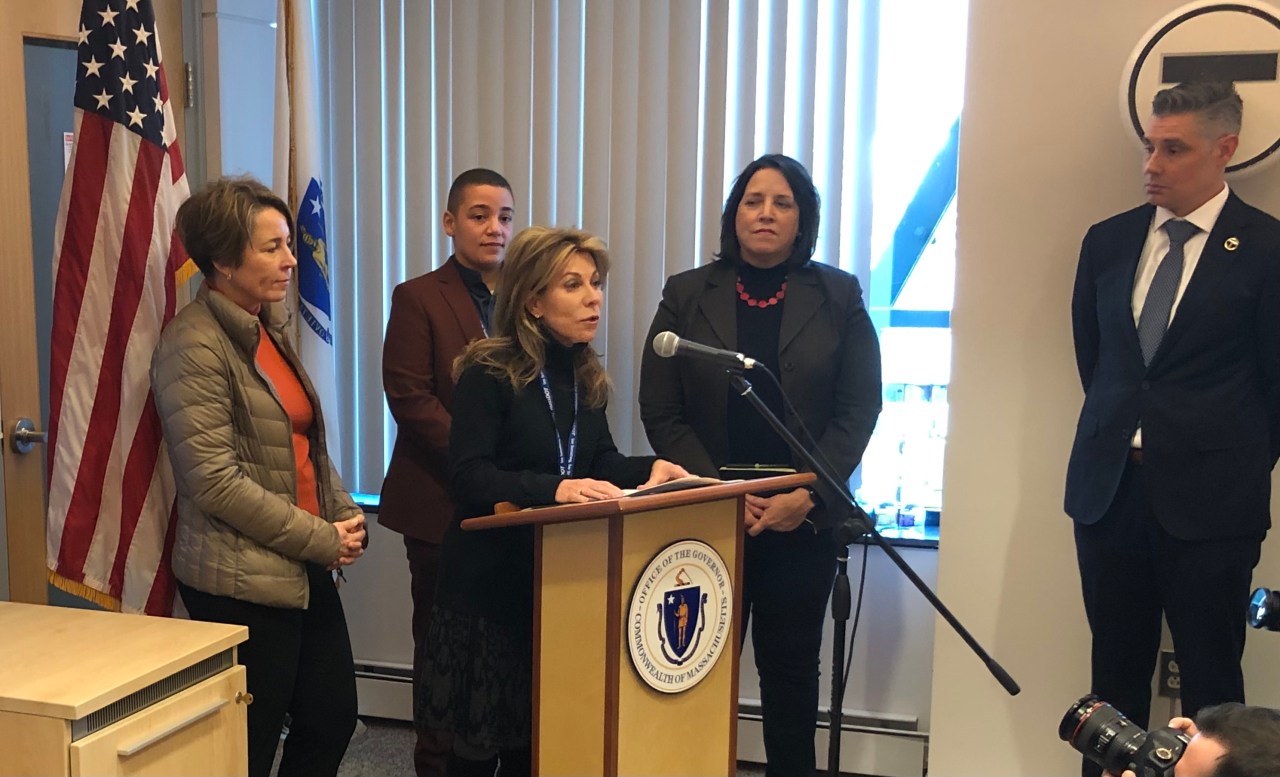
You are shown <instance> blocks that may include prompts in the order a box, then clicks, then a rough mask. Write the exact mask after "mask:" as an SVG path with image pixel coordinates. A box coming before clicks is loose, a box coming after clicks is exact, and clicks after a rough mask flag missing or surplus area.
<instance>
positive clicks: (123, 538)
mask: <svg viewBox="0 0 1280 777" xmlns="http://www.w3.org/2000/svg"><path fill="white" fill-rule="evenodd" d="M77 38H78V41H77V43H78V48H77V52H78V61H79V64H78V66H77V69H76V91H75V144H74V146H73V147H72V152H71V161H70V163H69V164H68V166H67V176H66V179H65V181H64V183H63V186H62V199H61V202H60V204H59V206H58V220H57V231H56V234H55V237H54V257H53V261H54V298H53V332H52V337H51V351H52V355H51V364H50V370H49V377H50V403H49V445H48V454H49V460H48V473H49V515H48V522H47V526H48V537H47V550H48V566H49V578H50V581H51V582H52V583H53V584H54V585H56V586H58V587H60V588H62V589H64V590H67V591H70V592H72V593H75V594H78V595H80V596H83V597H86V598H88V599H90V600H92V601H95V602H97V603H98V604H100V605H102V606H104V607H108V608H110V609H116V610H124V611H126V612H146V613H150V614H157V615H167V614H169V613H170V611H171V608H172V605H173V594H174V583H173V576H172V573H171V572H170V570H169V565H168V553H169V549H170V542H171V537H172V532H171V529H172V526H173V521H174V484H173V476H172V472H171V470H170V467H169V460H168V455H167V453H166V452H165V449H164V447H163V442H162V439H161V436H160V419H159V416H158V414H157V413H156V409H155V405H154V404H153V403H152V398H151V387H150V384H149V381H148V375H147V371H148V368H149V367H150V364H151V353H152V351H153V350H155V345H156V341H157V340H158V339H159V337H160V330H161V329H162V328H163V327H164V325H165V324H166V323H167V322H168V321H169V320H170V319H171V318H173V314H174V312H175V309H176V307H177V305H178V300H179V294H178V292H177V286H178V284H179V283H180V282H181V281H180V280H179V279H178V277H177V276H178V273H179V272H180V271H181V272H182V273H183V276H184V277H183V280H185V277H186V276H189V274H190V265H188V264H186V262H185V260H186V255H185V252H184V251H183V250H182V246H181V245H179V243H178V240H177V238H176V237H175V236H174V232H173V222H174V215H175V214H176V213H177V210H178V205H179V204H181V203H182V201H183V200H185V199H186V197H187V194H188V189H187V179H186V174H185V173H184V171H183V166H182V155H181V153H179V151H178V144H177V137H176V135H175V133H174V121H173V109H172V107H171V105H170V102H169V88H168V85H167V83H166V81H165V73H164V67H163V64H162V61H161V56H160V42H159V40H158V39H157V36H156V23H155V15H154V13H153V11H152V7H151V2H150V0H86V1H85V3H84V6H83V8H82V10H81V12H80V29H79V31H78V33H77Z"/></svg>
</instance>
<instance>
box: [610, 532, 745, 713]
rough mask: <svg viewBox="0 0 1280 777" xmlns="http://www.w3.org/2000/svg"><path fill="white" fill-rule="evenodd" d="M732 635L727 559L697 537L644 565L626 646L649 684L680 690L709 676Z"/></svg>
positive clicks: (672, 546) (634, 595) (634, 593)
mask: <svg viewBox="0 0 1280 777" xmlns="http://www.w3.org/2000/svg"><path fill="white" fill-rule="evenodd" d="M732 637H733V584H732V583H731V581H730V580H729V572H728V569H727V568H726V566H725V563H724V559H722V558H721V557H720V554H719V553H717V552H716V551H715V549H714V548H712V547H711V546H710V545H708V544H706V543H704V542H699V541H697V540H680V541H678V542H674V543H672V544H670V545H668V546H667V547H665V548H663V549H662V550H660V551H658V553H657V554H656V555H655V556H654V557H653V558H652V559H651V560H650V561H649V563H648V564H646V565H645V567H644V569H643V570H642V571H641V573H640V577H639V578H638V579H637V580H636V583H635V587H634V588H633V589H632V593H631V607H630V609H629V610H628V615H627V647H628V649H629V651H630V654H631V664H632V666H634V667H635V669H636V672H637V673H638V674H639V675H640V677H641V678H642V679H643V680H644V681H645V683H646V684H648V685H649V687H651V688H653V689H654V690H657V691H661V692H662V693H680V692H682V691H687V690H689V689H690V688H692V687H694V686H695V685H697V684H698V683H699V682H701V681H702V680H703V678H705V677H706V675H707V673H709V672H710V671H711V668H712V667H714V666H715V664H716V660H717V659H718V658H719V657H720V654H721V653H722V652H723V651H724V648H725V647H726V646H727V645H729V643H730V642H731V641H732Z"/></svg>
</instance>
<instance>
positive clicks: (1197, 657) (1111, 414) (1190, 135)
mask: <svg viewBox="0 0 1280 777" xmlns="http://www.w3.org/2000/svg"><path fill="white" fill-rule="evenodd" d="M1241 113H1242V103H1241V100H1240V97H1239V96H1238V95H1237V94H1236V92H1235V88H1234V87H1233V86H1232V85H1230V84H1217V83H1205V84H1182V85H1179V86H1176V87H1173V88H1170V89H1165V90H1163V91H1161V92H1159V93H1158V94H1157V95H1156V97H1155V100H1154V103H1153V115H1152V116H1151V118H1150V119H1149V120H1148V122H1147V125H1146V130H1145V136H1146V138H1145V145H1146V149H1147V151H1146V163H1145V166H1144V168H1143V169H1144V173H1145V177H1146V193H1147V199H1148V201H1149V204H1147V205H1143V206H1141V207H1138V208H1135V209H1133V210H1130V211H1127V212H1125V213H1121V214H1119V215H1117V216H1114V217H1112V218H1110V219H1107V220H1106V221H1103V222H1101V223H1099V224H1095V225H1094V226H1093V227H1092V228H1090V230H1089V233H1088V234H1087V235H1086V236H1085V239H1084V244H1083V246H1082V248H1081V251H1080V265H1079V269H1078V272H1077V276H1076V284H1075V291H1074V295H1073V298H1072V325H1073V331H1074V335H1075V349H1076V362H1077V366H1078V368H1079V371H1080V380H1081V382H1082V384H1083V385H1084V392H1085V400H1084V407H1083V409H1082V410H1081V412H1080V420H1079V424H1078V428H1077V431H1076V437H1075V443H1074V446H1073V447H1072V451H1071V460H1070V464H1069V465H1068V470H1067V488H1066V511H1067V513H1068V514H1069V515H1070V516H1071V517H1072V518H1073V519H1074V520H1075V522H1076V525H1075V536H1076V552H1077V558H1078V562H1079V566H1080V576H1081V582H1082V588H1083V592H1084V603H1085V612H1086V614H1087V616H1088V619H1089V625H1090V628H1091V629H1092V631H1093V652H1092V669H1093V692H1094V693H1096V694H1098V695H1099V696H1101V697H1102V698H1103V699H1104V700H1106V701H1109V702H1111V703H1112V704H1114V705H1115V706H1116V707H1117V708H1118V709H1119V710H1121V711H1122V712H1123V713H1124V714H1125V715H1127V716H1128V717H1129V718H1131V719H1132V720H1133V721H1134V722H1135V723H1137V724H1138V725H1140V726H1143V727H1144V728H1145V727H1146V726H1147V723H1148V717H1149V713H1150V705H1151V675H1152V671H1153V670H1154V668H1155V663H1156V657H1157V653H1158V650H1159V647H1160V637H1161V626H1160V621H1161V614H1162V613H1163V615H1164V617H1165V619H1166V620H1167V622H1168V624H1169V630H1170V632H1171V633H1172V635H1173V643H1174V649H1175V651H1176V653H1177V658H1178V663H1179V665H1180V667H1181V672H1182V704H1183V714H1184V715H1186V716H1187V717H1192V716H1194V715H1195V714H1196V712H1197V711H1198V710H1199V709H1200V708H1202V707H1205V706H1208V705H1211V704H1217V703H1220V702H1227V701H1238V702H1239V701H1243V700H1244V681H1243V676H1242V672H1241V669H1240V658H1241V655H1242V653H1243V650H1244V638H1245V611H1246V605H1247V602H1248V598H1249V586H1250V578H1251V575H1252V571H1253V567H1254V565H1255V564H1257V561H1258V556H1259V553H1260V548H1261V544H1262V540H1263V537H1264V536H1265V535H1266V532H1267V529H1268V528H1269V527H1270V524H1271V518H1270V513H1269V504H1270V493H1271V470H1272V468H1273V467H1274V465H1275V463H1276V458H1277V455H1280V222H1277V221H1276V220H1275V219H1274V218H1272V217H1271V216H1269V215H1267V214H1265V213H1263V212H1261V211H1259V210H1257V209H1255V208H1252V207H1250V206H1249V205H1246V204H1245V203H1244V202H1243V201H1241V200H1240V198H1239V197H1237V196H1236V195H1235V194H1234V193H1232V192H1231V191H1230V189H1229V188H1228V187H1227V185H1226V182H1225V177H1224V175H1225V170H1226V167H1227V163H1228V162H1229V161H1230V159H1231V157H1232V155H1233V154H1234V153H1235V150H1236V146H1237V144H1238V141H1239V136H1238V133H1239V131H1240V121H1241ZM1084 773H1085V774H1097V773H1098V770H1097V767H1093V766H1092V765H1090V764H1086V768H1085V769H1084Z"/></svg>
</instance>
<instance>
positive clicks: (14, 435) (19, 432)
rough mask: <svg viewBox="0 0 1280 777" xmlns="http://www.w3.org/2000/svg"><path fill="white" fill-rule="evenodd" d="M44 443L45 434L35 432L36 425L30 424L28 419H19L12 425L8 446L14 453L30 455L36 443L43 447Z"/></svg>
mask: <svg viewBox="0 0 1280 777" xmlns="http://www.w3.org/2000/svg"><path fill="white" fill-rule="evenodd" d="M44 442H45V433H44V432H37V431H36V425H35V424H33V423H31V419H30V418H19V419H18V421H17V423H15V424H14V425H13V431H12V432H11V433H10V439H9V445H10V447H12V448H13V451H14V453H19V454H27V453H30V452H31V449H32V448H34V447H35V444H36V443H40V444H42V445H43V444H44Z"/></svg>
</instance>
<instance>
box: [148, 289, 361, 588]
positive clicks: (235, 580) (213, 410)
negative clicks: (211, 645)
mask: <svg viewBox="0 0 1280 777" xmlns="http://www.w3.org/2000/svg"><path fill="white" fill-rule="evenodd" d="M264 324H265V325H266V327H267V329H268V330H269V331H270V332H271V335H272V341H273V342H275V344H276V347H277V348H278V349H279V351H280V354H281V355H282V356H283V357H284V358H285V359H286V360H287V361H288V362H289V364H290V365H291V366H292V367H293V369H294V371H295V372H296V373H297V374H298V377H299V379H300V380H301V381H302V385H303V388H304V389H305V391H306V393H307V397H308V398H309V399H310V400H311V406H312V408H314V409H315V423H314V424H312V427H311V435H310V437H311V459H312V462H313V464H314V466H315V472H316V484H317V486H318V490H319V498H320V506H321V512H322V513H324V515H322V516H319V517H317V516H314V515H311V514H310V513H308V512H306V511H305V510H303V509H301V508H299V507H298V506H297V504H296V503H297V471H296V467H295V464H294V460H293V439H292V436H291V435H292V432H291V429H290V426H289V418H288V416H286V415H285V411H284V408H283V407H282V406H281V404H280V401H279V399H278V398H277V396H276V394H275V391H274V390H273V389H272V387H271V385H270V383H269V382H268V381H267V379H266V378H265V377H264V376H263V375H262V374H261V373H260V372H259V371H258V368H257V365H256V363H255V361H254V354H256V353H257V348H258V333H259V329H258V319H257V317H255V316H253V315H252V314H250V313H248V312H246V311H245V310H244V309H242V308H241V307H239V306H238V305H236V304H235V303H234V302H232V301H231V300H229V299H227V298H226V297H225V296H223V295H222V294H220V293H218V292H214V291H211V290H210V289H209V288H208V287H206V286H201V288H200V292H199V294H197V296H196V298H195V299H194V300H193V301H192V302H191V304H189V305H187V306H186V307H184V308H183V309H182V310H181V311H179V313H178V315H177V316H175V317H174V319H173V321H171V322H170V323H169V325H168V326H167V327H166V328H165V330H164V333H163V334H162V335H161V337H160V343H159V345H158V346H157V347H156V352H155V355H154V356H153V357H152V359H151V388H152V391H153V392H154V394H155V401H156V407H157V408H158V409H159V411H160V423H161V426H162V428H163V430H164V439H165V442H166V443H167V444H168V448H169V461H170V462H172V464H173V474H174V479H175V481H176V483H177V488H178V525H177V529H176V536H175V538H174V543H173V571H174V574H175V575H176V576H177V578H178V580H180V581H182V582H183V583H186V584H187V585H189V586H191V587H192V588H195V589H197V590H200V591H204V592H206V593H211V594H216V595H218V596H230V597H233V598H235V599H241V600H243V601H247V602H254V603H256V604H264V605H269V606H273V607H291V608H305V607H306V606H307V603H308V599H309V597H308V587H307V575H306V568H305V566H304V565H303V563H302V562H304V561H311V562H314V563H316V564H320V565H322V566H328V565H329V564H331V563H333V562H334V561H335V560H336V559H337V558H338V553H339V541H338V530H337V529H336V528H335V527H334V526H333V525H332V522H333V521H339V520H344V519H347V518H351V517H353V516H355V515H358V514H359V513H360V512H361V510H360V508H359V507H357V506H356V504H355V502H353V501H352V500H351V496H350V494H348V493H347V492H346V490H345V489H344V488H343V486H342V481H341V480H340V479H339V477H338V474H337V472H336V471H335V470H334V469H333V465H332V463H331V462H330V461H329V455H328V452H327V450H326V448H325V442H324V424H323V423H322V421H321V418H320V408H319V402H318V401H317V400H316V395H315V390H314V389H313V388H312V386H311V382H310V381H309V380H308V379H307V377H306V374H305V373H304V372H303V371H302V367H301V364H300V362H299V360H298V357H297V355H296V354H295V353H294V351H293V349H292V348H291V347H289V345H288V344H287V342H286V340H285V338H284V336H283V334H282V332H281V331H280V329H279V322H278V321H274V320H268V321H264Z"/></svg>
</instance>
